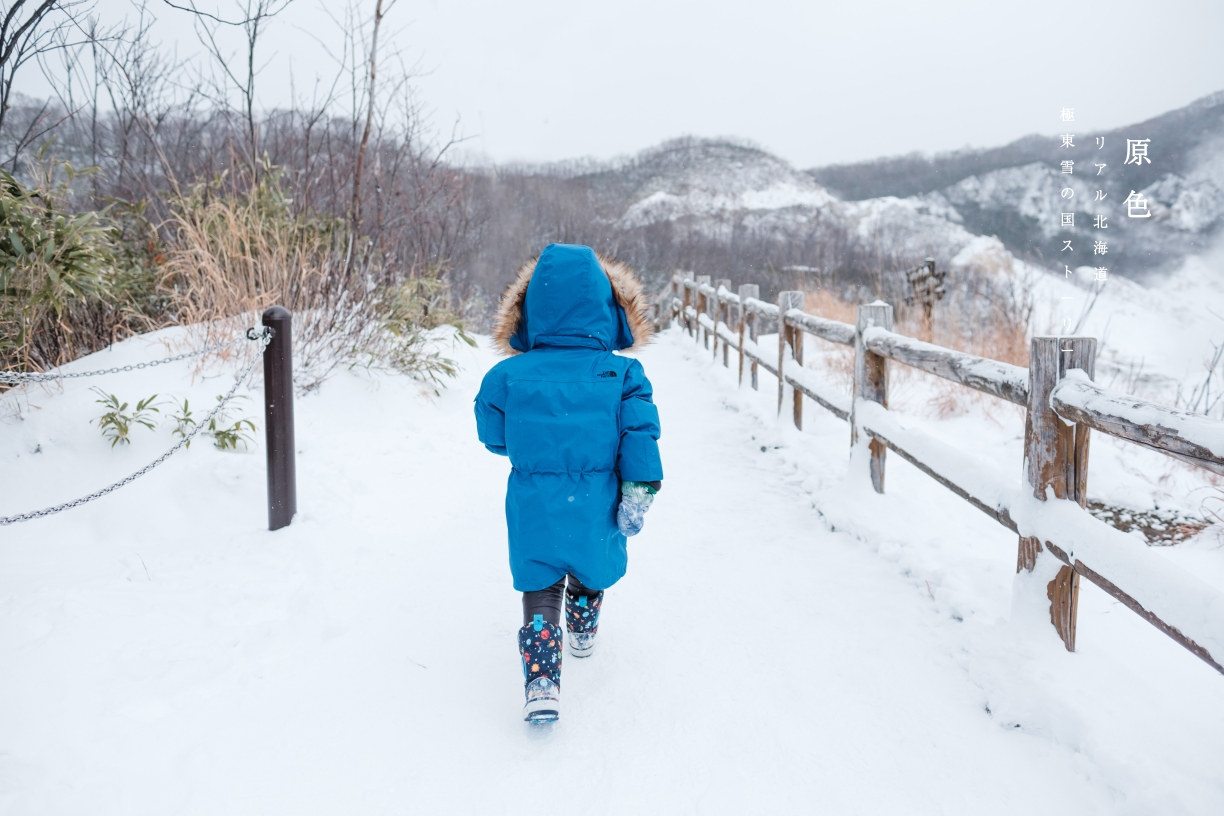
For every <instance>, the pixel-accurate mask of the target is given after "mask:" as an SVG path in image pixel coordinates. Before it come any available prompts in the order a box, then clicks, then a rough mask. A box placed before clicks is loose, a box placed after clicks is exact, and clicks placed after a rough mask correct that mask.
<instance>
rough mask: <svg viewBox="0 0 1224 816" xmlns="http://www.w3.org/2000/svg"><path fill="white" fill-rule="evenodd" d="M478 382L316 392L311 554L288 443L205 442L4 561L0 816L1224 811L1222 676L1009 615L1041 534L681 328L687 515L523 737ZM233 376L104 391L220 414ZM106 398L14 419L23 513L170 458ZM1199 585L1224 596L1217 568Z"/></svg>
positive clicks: (635, 561) (1129, 618) (479, 367)
mask: <svg viewBox="0 0 1224 816" xmlns="http://www.w3.org/2000/svg"><path fill="white" fill-rule="evenodd" d="M163 336H164V335H163ZM762 342H763V343H766V344H768V343H769V342H770V341H769V340H768V339H763V340H762ZM452 353H453V354H454V355H455V356H456V357H457V358H459V359H460V361H461V362H462V363H463V366H464V369H463V372H462V374H461V375H460V377H459V378H458V379H457V380H456V381H454V382H453V383H452V384H451V385H450V387H448V388H447V389H445V390H443V391H442V392H441V393H440V394H439V395H435V394H434V393H433V392H432V390H431V389H429V388H425V387H422V386H421V385H420V384H418V383H415V382H413V381H411V380H408V379H406V378H403V377H398V376H389V375H388V376H380V377H377V378H375V377H371V376H369V375H366V374H363V373H361V372H345V373H343V374H340V375H337V376H336V377H334V378H333V379H332V380H330V381H328V382H327V383H325V384H324V385H323V387H322V388H321V389H319V390H318V391H317V392H314V393H312V394H311V395H309V396H307V397H303V398H300V399H299V400H298V402H297V405H296V411H297V418H298V432H297V438H298V447H299V456H298V460H297V461H298V486H299V505H300V508H301V512H300V515H299V517H298V518H297V519H296V520H295V522H294V524H293V525H292V526H291V527H289V528H286V529H284V530H280V531H278V532H276V533H269V532H268V531H267V530H266V529H265V526H266V517H265V508H264V467H263V452H262V449H260V448H259V447H257V448H256V449H255V450H254V451H252V452H249V453H245V454H243V453H238V454H233V453H222V452H220V451H217V450H214V449H213V448H211V447H210V446H208V445H207V444H197V445H193V446H192V449H191V450H190V451H186V452H183V453H180V454H178V455H176V456H175V457H174V458H172V459H171V460H169V461H168V462H167V463H166V464H165V465H163V466H162V467H161V468H159V469H158V470H157V471H155V472H154V473H153V474H150V475H149V476H147V477H145V478H143V479H141V480H139V481H137V482H135V483H133V484H131V485H129V486H128V487H125V488H124V489H122V490H120V491H118V492H117V493H115V494H112V495H111V496H109V497H107V498H105V499H102V500H100V501H98V502H95V503H94V504H91V505H88V506H85V507H82V508H78V509H76V510H73V511H70V512H66V513H64V514H61V515H59V516H56V517H53V518H48V519H43V520H40V521H37V522H29V523H25V524H21V525H16V526H13V527H9V528H4V529H3V532H0V662H2V664H3V665H4V666H5V671H4V672H3V673H0V701H2V702H0V812H4V813H47V814H59V813H64V814H69V813H71V814H76V813H83V812H88V813H91V814H110V813H116V814H118V813H122V814H144V813H148V814H165V813H201V814H211V813H218V812H228V813H236V814H243V813H252V814H255V813H258V814H263V813H270V812H289V813H297V814H309V813H344V812H358V813H404V812H412V813H474V812H482V813H507V814H513V813H537V812H539V810H540V808H541V807H546V805H542V804H541V802H542V801H544V802H547V801H548V799H547V797H548V796H555V795H557V794H555V793H551V792H548V791H545V792H544V793H543V794H541V790H542V789H541V788H540V784H541V783H540V782H539V781H538V780H540V779H548V780H557V781H556V782H555V783H553V784H554V787H556V786H557V785H559V786H560V796H561V797H562V801H563V803H564V801H566V800H572V799H573V798H575V797H578V798H579V799H580V801H581V807H582V809H583V810H584V811H589V812H592V813H596V814H599V813H627V812H642V811H646V812H657V813H679V812H698V813H744V812H748V813H762V812H794V813H799V812H803V813H806V812H830V813H864V814H867V813H965V814H978V813H991V814H1007V813H1030V812H1033V811H1035V810H1049V807H1050V803H1051V802H1057V803H1058V807H1057V808H1055V810H1056V811H1057V812H1064V811H1065V812H1075V813H1110V814H1112V813H1118V814H1147V813H1153V812H1159V813H1194V814H1213V813H1218V812H1220V811H1221V808H1224V779H1221V777H1220V774H1219V768H1220V766H1221V762H1224V742H1222V741H1221V740H1220V739H1219V734H1220V732H1221V727H1222V726H1224V695H1221V694H1220V689H1221V685H1220V684H1221V683H1222V682H1224V678H1221V677H1220V676H1219V675H1218V674H1216V673H1215V672H1214V671H1212V670H1211V669H1210V668H1209V667H1207V666H1206V665H1204V664H1203V663H1201V662H1200V661H1199V660H1198V659H1197V658H1195V657H1194V656H1193V655H1190V654H1189V653H1187V652H1186V651H1185V650H1183V649H1182V648H1181V647H1180V646H1178V645H1177V644H1175V643H1173V642H1172V641H1170V640H1169V639H1167V638H1166V637H1164V636H1163V635H1161V634H1160V633H1159V632H1157V631H1156V630H1155V629H1153V628H1152V627H1151V626H1150V625H1149V624H1147V623H1146V622H1144V621H1142V620H1141V619H1139V618H1138V617H1137V616H1135V615H1134V614H1133V613H1131V612H1130V611H1129V610H1127V609H1125V608H1123V607H1121V606H1120V605H1118V604H1116V603H1114V602H1113V601H1111V600H1110V599H1108V598H1107V597H1106V596H1104V595H1103V594H1102V593H1100V592H1098V591H1096V590H1095V588H1093V587H1091V586H1090V585H1085V587H1084V589H1083V591H1082V596H1081V608H1080V629H1079V650H1078V651H1077V652H1076V653H1074V654H1071V653H1067V652H1066V651H1065V650H1064V649H1063V648H1062V645H1061V643H1059V642H1058V640H1057V638H1056V637H1055V636H1054V634H1053V632H1052V630H1051V628H1050V626H1049V623H1048V619H1047V621H1046V622H1045V623H1044V624H1041V622H1040V621H1036V622H1033V621H1029V620H1028V619H1026V618H1024V616H1023V615H1020V614H1018V613H1016V611H1015V610H1014V609H1013V604H1012V590H1013V583H1014V582H1017V580H1018V579H1016V578H1015V577H1014V565H1015V555H1016V542H1015V535H1014V534H1013V533H1010V532H1008V531H1007V530H1005V529H1003V528H1002V527H1000V526H999V525H998V524H997V522H995V521H993V520H991V519H989V518H987V517H986V516H984V515H983V514H981V513H980V512H979V511H977V510H975V509H973V508H972V507H971V506H969V505H968V504H966V503H965V502H964V501H963V500H961V499H959V498H957V497H956V496H954V495H952V494H951V493H950V492H948V491H947V490H946V489H945V488H943V487H941V486H939V485H938V484H936V483H935V482H934V481H933V480H931V479H930V478H929V477H927V476H926V475H925V474H922V473H920V472H918V471H916V470H915V469H914V468H912V467H910V466H909V465H908V464H907V463H905V462H904V461H902V460H901V459H900V457H890V459H889V464H888V492H887V493H886V494H885V495H877V494H875V493H874V492H873V491H872V490H871V487H870V481H869V479H868V478H867V474H866V471H865V463H864V462H863V461H862V459H861V457H860V458H858V459H855V460H850V461H849V462H848V457H847V442H848V430H847V427H846V425H845V423H843V422H841V421H840V420H837V419H835V418H834V417H832V416H831V415H829V414H827V413H826V412H824V411H822V410H820V409H819V408H816V407H814V406H811V407H809V408H808V409H807V410H808V414H807V415H805V430H804V431H803V432H802V433H801V432H798V431H796V430H794V428H793V427H791V426H790V424H789V417H788V416H783V417H782V418H781V419H779V418H778V417H777V415H776V394H777V391H776V381H775V380H773V379H771V378H770V377H769V376H768V375H765V374H762V382H761V390H760V391H759V392H754V391H753V390H752V389H751V388H749V387H748V385H747V382H745V384H744V385H743V386H742V387H738V386H737V383H736V376H737V375H736V369H735V367H734V366H732V368H730V369H725V368H723V366H722V363H721V360H719V361H714V360H712V359H711V353H710V351H709V350H708V349H705V348H702V347H701V346H700V345H697V344H694V342H693V339H692V338H691V337H689V336H688V335H683V334H681V333H680V332H679V331H678V330H675V329H673V330H671V331H669V332H666V333H664V335H663V336H662V337H661V338H660V340H659V341H658V342H657V343H656V344H655V345H654V346H653V347H651V348H650V349H648V350H647V351H646V352H645V353H644V354H643V355H642V361H643V364H644V365H645V367H646V370H647V372H648V374H649V376H650V377H651V379H652V381H653V383H654V386H655V398H656V401H657V403H658V405H659V410H660V414H661V416H662V420H663V429H664V436H663V439H662V442H661V445H662V449H663V456H664V462H665V470H666V473H667V478H666V480H665V486H664V490H663V491H662V493H661V494H660V496H659V500H658V501H657V502H656V503H655V505H654V506H653V508H652V510H651V513H650V515H649V516H648V518H647V523H646V529H645V531H644V532H643V534H642V535H641V536H639V537H637V538H635V539H633V540H632V541H631V543H630V552H631V557H630V567H629V574H628V575H627V576H626V578H625V579H624V580H623V581H622V582H620V583H619V584H617V585H616V586H615V587H613V588H612V589H611V590H610V591H609V593H608V597H607V600H606V601H605V604H604V617H603V619H602V621H601V626H600V635H599V638H600V640H599V645H598V647H597V652H596V654H595V655H594V656H593V657H592V658H591V659H590V660H588V661H585V662H579V661H575V660H568V661H567V662H566V664H565V669H564V674H563V681H562V687H563V693H562V698H563V705H564V713H563V719H562V721H561V722H560V723H559V724H558V725H557V726H556V727H555V728H553V729H552V730H551V731H545V730H539V731H535V730H531V729H529V728H527V727H526V726H525V725H524V724H523V723H522V722H521V721H519V707H520V706H521V695H522V685H521V673H520V671H519V667H518V660H517V656H516V654H515V647H514V633H515V630H516V629H517V627H518V624H519V620H520V618H519V616H520V607H519V596H518V595H517V594H516V593H514V592H513V590H512V588H511V585H510V580H509V571H508V568H507V565H506V551H505V523H504V518H503V505H502V500H503V495H504V486H505V478H506V475H507V470H508V466H507V463H506V460H505V459H502V458H499V457H496V456H493V455H491V454H489V453H487V452H486V451H485V450H484V449H483V448H482V447H481V446H480V445H479V443H478V442H477V441H476V439H475V430H474V422H473V419H472V414H471V400H472V398H473V396H474V394H475V391H476V388H477V386H478V384H479V380H480V377H481V375H482V374H483V371H484V370H485V369H487V367H488V366H490V365H491V364H492V363H493V362H494V357H493V355H492V353H491V351H490V350H489V348H488V344H487V341H482V347H481V348H480V349H478V350H468V349H466V348H465V347H459V348H456V349H455V350H454V351H453V352H452ZM157 356H162V349H161V347H160V346H157V345H155V344H152V343H150V341H149V340H148V339H146V338H138V339H134V340H130V341H127V342H125V343H122V344H119V345H118V346H116V347H115V350H114V351H112V352H103V353H102V354H99V355H94V357H93V358H90V359H86V360H84V361H81V362H80V365H81V366H82V367H85V368H92V367H98V366H99V365H100V364H101V363H106V364H108V365H110V364H113V363H111V361H112V360H113V361H114V363H125V362H131V361H133V360H138V359H148V358H151V357H157ZM229 370H230V369H229V368H226V367H224V366H220V367H214V368H212V369H210V370H208V371H205V372H203V373H202V374H201V375H200V376H196V377H195V378H193V377H192V372H191V369H190V368H189V367H188V366H187V364H182V365H178V366H167V367H163V368H161V369H156V370H152V371H141V372H135V373H131V374H126V375H123V376H122V377H119V376H116V377H115V378H114V379H111V378H107V379H106V381H104V382H103V383H102V385H103V386H104V387H105V388H107V389H109V390H113V391H114V392H116V393H117V394H119V395H120V396H122V397H124V398H132V397H136V396H138V395H139V396H147V395H148V394H151V393H153V392H155V391H156V392H161V393H166V392H171V393H174V394H175V395H176V396H180V397H181V396H189V397H190V398H191V400H192V404H193V405H194V404H196V403H197V400H198V402H199V404H200V405H201V406H203V405H205V404H207V403H208V402H210V401H211V399H212V397H213V395H214V394H215V393H216V392H217V391H219V390H220V388H221V385H222V384H226V385H228V383H229V382H232V380H230V379H228V372H229ZM745 379H747V378H745ZM86 385H87V384H86V383H82V382H77V381H73V382H67V383H65V385H64V389H63V391H62V393H60V392H55V391H35V392H32V393H31V394H30V397H29V404H28V405H27V404H26V403H25V402H24V401H21V402H18V401H17V400H16V397H15V395H13V394H11V393H10V394H9V395H8V396H7V397H5V398H4V401H3V404H4V406H6V407H8V408H9V409H10V411H11V409H13V408H14V407H16V408H18V409H19V410H20V417H21V418H20V419H19V418H17V417H16V416H14V415H12V414H11V413H9V414H5V415H4V416H6V417H7V419H6V421H5V422H4V424H0V457H3V459H4V460H5V461H6V462H7V465H6V467H5V468H4V469H3V471H0V473H3V475H2V476H0V479H2V480H3V481H2V487H3V490H2V492H0V496H2V498H0V513H3V514H9V513H12V512H21V511H25V510H28V509H31V508H33V507H36V506H41V505H45V504H51V503H53V502H55V501H58V500H61V499H63V498H69V497H71V496H73V495H76V494H78V493H82V492H87V491H88V490H90V489H93V488H95V487H97V486H99V485H100V484H101V483H104V482H106V481H107V480H108V479H110V478H112V477H114V476H116V475H120V474H123V473H126V472H129V471H131V470H133V469H134V466H138V465H140V464H143V463H144V462H145V461H147V460H149V459H151V458H153V457H154V456H155V455H157V454H158V453H160V452H161V451H162V450H164V449H165V448H167V447H169V445H170V444H171V438H170V435H169V432H168V430H167V429H164V428H163V429H160V430H159V431H157V432H156V433H154V432H148V433H145V434H143V435H140V434H138V435H137V436H136V437H135V441H134V442H133V444H132V445H131V446H130V447H129V448H126V449H125V448H116V449H114V450H112V449H110V448H109V447H108V445H107V443H106V442H104V441H103V440H102V438H101V436H100V435H99V433H98V430H97V428H96V427H94V426H90V425H89V424H88V420H89V419H90V418H91V417H93V416H95V415H96V414H97V413H99V411H98V410H97V406H94V405H93V404H92V398H93V395H92V394H90V393H89V392H88V391H87V390H86ZM253 396H254V397H255V398H254V399H253V400H252V403H251V410H250V414H252V415H254V416H255V417H256V419H257V421H258V418H259V413H260V412H259V411H258V405H259V399H258V394H257V393H254V394H253ZM1008 407H1010V406H1008ZM960 423H961V420H956V421H954V422H951V423H948V425H947V427H941V428H939V429H937V432H936V435H949V434H950V435H952V436H958V435H960V436H965V435H966V430H965V429H966V427H967V426H963V425H962V424H960ZM260 424H261V426H262V423H260ZM969 437H970V438H968V439H966V440H964V441H963V442H962V444H965V445H972V444H973V441H972V440H974V439H977V440H981V439H984V438H985V437H984V436H983V434H981V433H978V432H973V433H971V434H969ZM977 450H979V452H980V454H981V456H983V457H986V458H993V457H998V458H997V459H996V461H998V462H1001V463H1003V464H1002V465H1000V466H1001V467H1002V466H1005V467H1008V468H1014V472H1017V473H1018V472H1019V460H1018V459H1015V460H1014V461H1013V454H1014V450H1013V449H1011V448H1008V447H1006V446H999V447H997V448H992V447H990V446H987V445H979V446H978V447H977ZM1094 450H1097V448H1094ZM36 451H37V452H36ZM1095 455H1096V454H1095V453H1094V456H1095ZM1151 455H1153V456H1156V454H1151ZM1177 549H1179V550H1180V548H1177ZM1161 556H1162V557H1168V558H1169V559H1170V561H1173V560H1174V559H1176V558H1182V557H1183V555H1182V553H1177V552H1174V553H1170V554H1168V556H1164V554H1163V553H1162V554H1161ZM1184 557H1185V559H1187V560H1189V561H1192V562H1193V563H1195V564H1197V565H1199V566H1200V567H1201V570H1200V574H1201V575H1204V576H1214V577H1215V578H1220V580H1222V581H1224V577H1221V574H1222V572H1224V571H1222V570H1220V566H1219V563H1220V561H1221V553H1220V552H1219V550H1218V548H1217V549H1216V550H1214V551H1213V550H1211V549H1210V548H1204V547H1199V548H1196V549H1192V550H1187V551H1186V553H1185V555H1184ZM1205 580H1206V579H1205ZM1213 580H1214V579H1213ZM541 796H543V797H545V798H544V799H543V800H542V799H541ZM563 806H564V805H563Z"/></svg>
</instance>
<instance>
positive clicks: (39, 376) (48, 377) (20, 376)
mask: <svg viewBox="0 0 1224 816" xmlns="http://www.w3.org/2000/svg"><path fill="white" fill-rule="evenodd" d="M254 331H255V329H247V332H246V336H243V337H239V338H237V339H235V340H230V341H228V342H225V343H217V344H216V345H214V346H206V347H205V348H202V349H200V350H199V351H189V352H187V353H186V354H176V355H175V356H173V357H167V358H166V359H164V360H153V361H151V362H148V363H136V364H135V365H125V366H117V367H115V368H100V369H98V370H97V371H75V372H72V373H69V374H54V373H51V372H28V371H0V383H9V384H10V385H20V384H22V383H39V382H54V381H56V380H74V379H77V378H78V377H96V376H98V375H100V374H122V373H124V372H126V371H139V370H140V369H142V368H154V367H156V366H159V365H165V364H166V363H177V362H178V361H179V360H186V359H188V358H190V357H198V356H200V355H201V354H211V353H212V352H214V351H220V350H221V349H226V348H229V347H230V346H236V345H238V344H239V343H241V342H243V341H245V340H254V339H256V338H255V337H252V336H251V332H254Z"/></svg>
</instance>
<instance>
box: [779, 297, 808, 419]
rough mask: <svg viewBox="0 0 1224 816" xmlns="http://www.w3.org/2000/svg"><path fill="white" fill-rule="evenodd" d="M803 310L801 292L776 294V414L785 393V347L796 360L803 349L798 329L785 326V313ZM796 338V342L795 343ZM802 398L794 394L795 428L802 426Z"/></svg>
mask: <svg viewBox="0 0 1224 816" xmlns="http://www.w3.org/2000/svg"><path fill="white" fill-rule="evenodd" d="M802 308H803V293H802V292H779V293H778V413H779V414H780V413H782V399H783V394H784V392H785V391H786V347H787V345H788V344H789V345H790V347H791V353H792V354H793V355H794V357H795V359H796V360H802V359H803V349H802V348H799V346H800V345H801V344H802V342H803V332H801V331H800V330H799V329H796V328H793V327H791V326H788V325H786V313H787V312H789V311H790V310H791V309H802ZM796 337H798V341H797V342H796ZM802 398H803V392H801V391H796V392H795V427H800V426H801V425H802V420H801V419H800V413H801V412H802V411H803V404H802V402H801V401H800V400H801V399H802Z"/></svg>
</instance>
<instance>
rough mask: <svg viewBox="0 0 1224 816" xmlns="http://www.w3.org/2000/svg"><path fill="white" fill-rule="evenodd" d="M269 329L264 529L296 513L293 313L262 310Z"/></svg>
mask: <svg viewBox="0 0 1224 816" xmlns="http://www.w3.org/2000/svg"><path fill="white" fill-rule="evenodd" d="M263 324H264V326H267V327H268V328H270V329H271V330H272V340H271V342H269V343H268V345H267V347H265V348H264V353H263V370H264V434H265V440H266V442H267V449H268V529H269V530H279V529H280V528H282V527H287V526H289V523H290V522H291V521H293V516H294V514H296V513H297V467H296V463H295V456H294V454H295V449H294V440H293V315H291V314H290V313H289V310H288V309H286V308H284V307H283V306H272V307H270V308H268V309H267V310H266V311H265V312H264V313H263Z"/></svg>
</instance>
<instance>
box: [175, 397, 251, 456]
mask: <svg viewBox="0 0 1224 816" xmlns="http://www.w3.org/2000/svg"><path fill="white" fill-rule="evenodd" d="M223 399H224V397H223V396H221V395H220V394H218V395H217V402H221V401H222V400H223ZM234 399H235V400H240V399H241V400H244V399H246V397H244V396H242V395H241V394H239V395H237V396H235V397H234ZM184 404H186V400H184ZM229 419H230V418H229V411H228V410H226V409H225V408H222V409H221V410H220V411H219V412H217V415H216V416H215V417H213V418H212V419H210V420H209V421H208V433H209V435H210V436H212V438H213V444H214V445H216V446H217V447H218V448H219V449H220V450H238V446H239V445H242V448H243V450H246V449H248V448H249V447H250V446H251V445H252V444H254V442H255V439H254V437H252V436H251V434H252V433H254V432H255V423H254V422H252V421H251V420H250V419H249V418H247V417H242V418H241V419H238V420H236V421H234V422H233V423H231V424H227V423H229Z"/></svg>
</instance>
